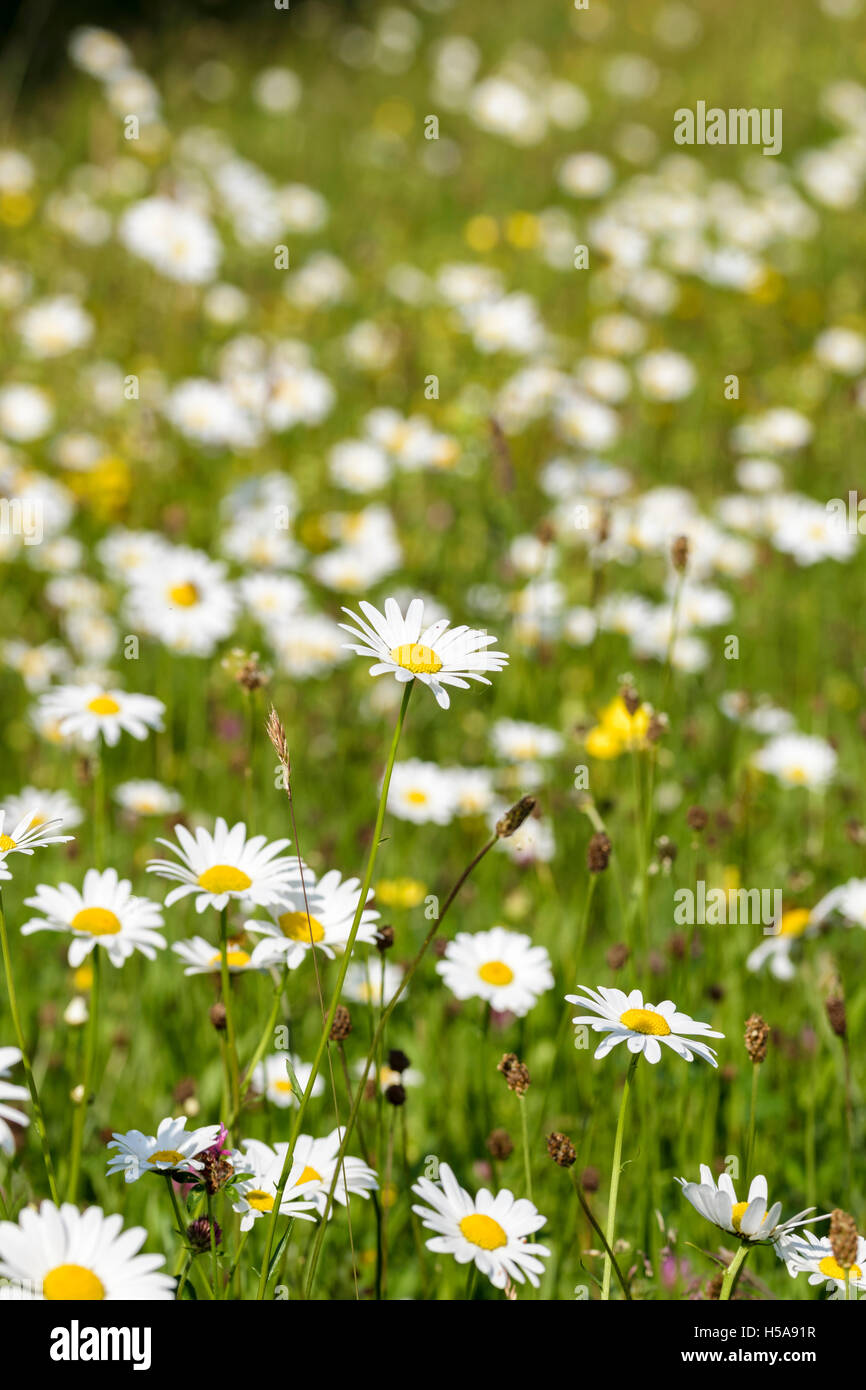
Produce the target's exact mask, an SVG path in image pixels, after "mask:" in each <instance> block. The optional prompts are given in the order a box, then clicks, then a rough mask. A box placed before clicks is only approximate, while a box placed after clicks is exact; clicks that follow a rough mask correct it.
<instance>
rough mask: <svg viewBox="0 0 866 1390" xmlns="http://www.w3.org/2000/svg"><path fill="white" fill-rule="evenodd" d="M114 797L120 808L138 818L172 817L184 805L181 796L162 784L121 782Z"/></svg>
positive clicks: (115, 790)
mask: <svg viewBox="0 0 866 1390" xmlns="http://www.w3.org/2000/svg"><path fill="white" fill-rule="evenodd" d="M112 795H113V797H114V800H115V801H116V802H117V804H118V806H122V807H123V809H124V811H132V812H133V813H134V814H135V815H136V816H171V815H174V813H175V811H179V810H180V808H181V805H182V801H181V797H180V794H179V793H178V792H176V791H172V789H171V788H170V787H165V786H163V784H162V782H148V781H141V782H138V781H133V782H120V783H118V785H117V786H116V787H115V788H114V791H113V793H112Z"/></svg>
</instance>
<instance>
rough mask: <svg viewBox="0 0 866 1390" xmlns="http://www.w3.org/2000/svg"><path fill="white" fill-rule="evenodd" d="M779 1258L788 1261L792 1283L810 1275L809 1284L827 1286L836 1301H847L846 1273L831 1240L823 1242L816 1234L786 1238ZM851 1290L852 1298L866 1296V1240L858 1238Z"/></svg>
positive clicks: (803, 1233) (810, 1233) (780, 1244)
mask: <svg viewBox="0 0 866 1390" xmlns="http://www.w3.org/2000/svg"><path fill="white" fill-rule="evenodd" d="M776 1254H777V1255H778V1256H779V1259H780V1260H784V1262H785V1265H786V1267H787V1270H788V1273H789V1274H790V1275H791V1278H792V1279H795V1278H796V1277H797V1275H798V1274H808V1275H809V1283H810V1284H812V1285H814V1286H815V1287H818V1286H819V1285H821V1284H823V1285H824V1288H825V1289H829V1290H830V1291H831V1292H830V1298H831V1299H832V1300H834V1301H835V1300H837V1299H844V1298H845V1292H846V1290H845V1270H844V1269H843V1268H842V1266H841V1265H840V1264H839V1262H838V1261H837V1259H836V1256H835V1255H834V1254H833V1247H832V1245H831V1244H830V1240H829V1237H827V1236H823V1237H821V1238H819V1237H818V1236H816V1235H815V1233H814V1231H799V1232H798V1233H797V1235H792V1236H788V1237H783V1238H782V1239H781V1240H780V1241H779V1243H778V1245H777V1246H776ZM848 1286H849V1289H850V1290H851V1293H852V1297H857V1296H858V1295H859V1294H862V1293H863V1292H866V1240H864V1239H863V1237H862V1236H860V1235H858V1237H857V1257H856V1260H855V1262H854V1264H853V1265H852V1266H851V1268H850V1270H849V1271H848Z"/></svg>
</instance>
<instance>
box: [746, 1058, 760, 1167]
mask: <svg viewBox="0 0 866 1390" xmlns="http://www.w3.org/2000/svg"><path fill="white" fill-rule="evenodd" d="M760 1069H761V1064H760V1062H753V1063H752V1098H751V1100H750V1102H749V1137H748V1140H747V1142H746V1181H748V1180H749V1179H750V1178H751V1176H752V1158H753V1156H754V1152H755V1117H756V1114H757V1106H758V1073H759V1071H760Z"/></svg>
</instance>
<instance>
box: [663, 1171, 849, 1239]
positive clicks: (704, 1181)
mask: <svg viewBox="0 0 866 1390" xmlns="http://www.w3.org/2000/svg"><path fill="white" fill-rule="evenodd" d="M674 1181H675V1182H678V1183H679V1184H680V1186H681V1187H682V1189H683V1196H684V1197H685V1199H686V1201H687V1202H690V1203H691V1205H692V1206H693V1207H694V1209H695V1211H697V1212H700V1214H701V1216H703V1217H704V1218H705V1219H706V1220H707V1221H711V1222H712V1223H713V1225H714V1226H718V1227H719V1229H720V1230H722V1231H727V1232H728V1233H729V1234H732V1235H737V1236H739V1237H740V1239H741V1240H748V1241H752V1242H755V1243H761V1244H766V1243H768V1242H770V1241H776V1240H782V1239H784V1238H785V1237H786V1236H789V1235H790V1234H791V1232H792V1231H794V1230H796V1229H797V1227H799V1226H804V1225H805V1224H806V1223H807V1222H808V1221H823V1219H824V1218H823V1217H822V1216H810V1215H809V1212H812V1211H814V1210H815V1208H814V1207H806V1208H805V1210H803V1211H798V1212H797V1214H796V1216H791V1217H789V1218H788V1220H787V1221H780V1220H779V1217H780V1216H781V1214H782V1203H781V1202H774V1203H773V1205H772V1206H771V1207H769V1209H768V1206H767V1179H766V1178H765V1177H764V1176H763V1174H760V1173H759V1174H758V1176H757V1177H754V1178H753V1179H752V1181H751V1184H750V1186H749V1196H748V1199H747V1200H746V1201H745V1202H738V1201H737V1194H736V1191H735V1190H734V1184H733V1182H732V1181H731V1178H730V1176H729V1174H727V1173H722V1175H721V1176H720V1178H719V1180H718V1183H716V1181H715V1179H714V1178H713V1175H712V1173H711V1171H710V1169H709V1168H708V1167H707V1165H706V1164H705V1163H702V1164H701V1180H700V1182H689V1181H688V1179H686V1178H675V1179H674Z"/></svg>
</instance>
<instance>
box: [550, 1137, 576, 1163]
mask: <svg viewBox="0 0 866 1390" xmlns="http://www.w3.org/2000/svg"><path fill="white" fill-rule="evenodd" d="M547 1152H548V1153H549V1154H550V1157H551V1158H552V1159H553V1161H554V1163H558V1164H559V1166H560V1168H571V1167H572V1166H573V1165H574V1162H575V1160H576V1159H577V1151H576V1150H575V1147H574V1145H573V1144H572V1142H571V1140H570V1139H569V1137H568V1135H567V1134H560V1133H559V1132H558V1131H554V1133H553V1134H548V1136H547Z"/></svg>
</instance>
